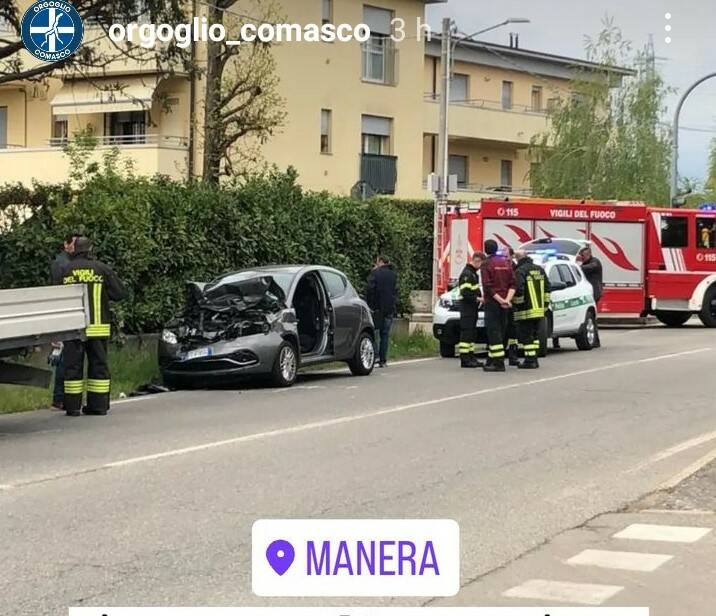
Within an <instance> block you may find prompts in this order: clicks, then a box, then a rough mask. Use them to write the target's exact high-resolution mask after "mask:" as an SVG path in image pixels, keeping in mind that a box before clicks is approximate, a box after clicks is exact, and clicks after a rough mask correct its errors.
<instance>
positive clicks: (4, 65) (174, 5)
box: [0, 0, 187, 85]
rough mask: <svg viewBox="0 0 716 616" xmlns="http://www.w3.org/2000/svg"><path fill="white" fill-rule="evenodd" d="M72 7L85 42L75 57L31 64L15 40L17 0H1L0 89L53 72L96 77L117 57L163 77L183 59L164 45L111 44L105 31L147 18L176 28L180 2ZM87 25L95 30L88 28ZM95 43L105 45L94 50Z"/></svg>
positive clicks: (115, 0) (85, 1) (124, 0)
mask: <svg viewBox="0 0 716 616" xmlns="http://www.w3.org/2000/svg"><path fill="white" fill-rule="evenodd" d="M72 4H73V6H74V7H75V8H76V9H77V12H78V13H79V14H80V16H81V17H82V20H83V22H84V23H85V38H84V42H83V44H82V46H81V47H80V48H79V49H78V50H77V53H75V54H74V55H72V56H70V57H68V58H66V59H64V60H60V61H57V62H40V63H37V62H32V61H28V60H30V56H29V55H27V53H26V52H25V51H23V50H24V45H23V43H22V40H21V38H20V22H21V20H22V15H23V12H22V11H21V10H20V9H19V7H18V5H17V0H2V1H0V20H3V21H5V22H6V23H7V24H8V25H9V31H10V36H5V37H2V36H0V85H2V84H4V83H9V82H11V81H25V80H31V81H41V80H44V79H47V78H49V77H52V76H53V75H54V74H56V73H57V72H58V71H63V72H65V73H80V74H84V73H86V72H88V71H92V72H96V71H97V70H100V71H101V70H102V69H104V68H106V67H107V66H109V65H110V64H111V63H112V62H114V61H116V60H119V59H122V58H133V59H135V60H138V61H140V62H142V61H152V62H156V63H157V64H158V66H159V67H160V68H161V69H162V70H163V71H164V72H167V73H171V72H173V71H174V69H175V67H176V66H177V63H178V62H179V63H180V65H181V62H183V61H184V60H185V58H186V57H187V54H186V53H185V52H184V51H183V50H181V49H179V48H178V47H176V46H175V45H169V46H166V47H164V48H162V49H161V50H157V49H147V48H144V47H141V46H139V45H136V44H133V43H131V42H126V43H122V44H119V43H115V42H113V41H111V40H110V39H109V37H108V36H107V32H108V29H109V26H110V25H111V24H113V23H118V22H119V23H122V22H124V23H127V22H130V21H136V20H137V19H138V18H139V17H140V16H141V15H144V14H146V13H148V14H150V15H151V18H152V20H153V21H154V22H155V23H171V24H173V23H180V22H183V21H184V20H185V16H184V12H183V9H182V5H183V4H184V3H183V2H182V1H181V0H141V1H139V2H138V1H137V0H73V2H72ZM89 24H92V25H93V26H96V27H97V29H96V30H95V29H94V28H93V29H88V28H87V26H88V25H89ZM100 39H106V41H107V42H108V44H106V45H105V44H103V45H93V44H92V43H96V42H97V41H99V40H100Z"/></svg>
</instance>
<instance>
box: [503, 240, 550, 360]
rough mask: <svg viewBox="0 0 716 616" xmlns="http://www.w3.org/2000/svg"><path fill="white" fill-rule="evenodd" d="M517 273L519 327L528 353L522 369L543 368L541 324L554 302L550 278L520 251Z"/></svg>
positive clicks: (514, 304) (517, 324) (516, 314)
mask: <svg viewBox="0 0 716 616" xmlns="http://www.w3.org/2000/svg"><path fill="white" fill-rule="evenodd" d="M516 256H517V268H516V270H515V297H514V298H513V300H512V301H513V306H514V310H515V325H516V326H517V335H518V337H519V341H520V344H521V345H522V348H523V349H524V352H525V359H524V361H523V362H522V363H521V364H519V366H518V368H527V369H530V368H532V369H534V368H539V361H538V359H537V354H538V352H539V344H540V343H539V324H540V321H542V319H544V314H545V309H546V308H547V304H548V303H549V301H550V287H549V278H548V277H547V274H546V273H545V271H544V270H543V269H542V268H541V267H540V266H539V265H537V264H536V263H534V262H533V261H532V259H531V258H530V257H529V255H528V254H527V253H526V252H525V251H522V250H519V251H517V255H516Z"/></svg>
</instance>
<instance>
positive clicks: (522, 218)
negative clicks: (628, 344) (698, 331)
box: [438, 199, 716, 327]
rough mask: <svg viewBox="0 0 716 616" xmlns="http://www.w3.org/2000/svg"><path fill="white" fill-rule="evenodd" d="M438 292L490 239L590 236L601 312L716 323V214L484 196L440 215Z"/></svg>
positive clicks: (513, 242) (510, 242) (515, 243)
mask: <svg viewBox="0 0 716 616" xmlns="http://www.w3.org/2000/svg"><path fill="white" fill-rule="evenodd" d="M440 224H441V226H442V228H441V230H440V243H441V244H442V245H441V246H440V252H439V254H440V268H439V276H438V290H439V291H440V292H441V293H442V292H443V291H445V289H446V288H447V286H448V283H449V281H450V280H454V279H455V278H457V277H458V276H459V275H460V271H461V270H462V268H463V267H464V265H465V263H466V260H467V258H468V255H469V254H470V253H472V252H474V251H475V250H480V249H482V247H483V244H484V241H485V240H486V239H489V238H492V239H494V240H496V241H497V243H498V245H500V246H501V247H502V248H506V247H508V246H510V247H513V248H517V247H519V246H520V245H522V244H524V243H526V242H529V241H531V240H535V239H540V238H565V239H567V238H568V239H575V240H588V241H589V242H591V246H592V252H593V254H594V255H595V256H596V257H597V258H599V260H600V261H601V262H602V266H603V270H604V294H603V296H602V298H601V300H600V302H599V310H600V312H602V313H611V314H624V315H635V316H636V315H641V316H644V315H647V314H655V315H656V316H657V317H658V318H660V319H661V320H662V321H664V322H665V323H667V324H670V325H679V324H682V323H684V322H685V321H686V320H688V318H689V317H690V316H691V315H692V314H695V313H698V314H699V316H700V317H701V319H702V321H704V324H705V325H708V326H710V327H715V326H716V211H703V210H684V209H665V208H651V207H647V206H646V205H643V204H637V203H611V202H585V201H568V200H538V199H523V200H511V199H510V200H497V199H495V200H492V199H488V200H483V201H482V202H481V203H479V204H470V205H458V206H450V207H449V209H448V211H447V213H445V214H444V215H443V216H441V221H440Z"/></svg>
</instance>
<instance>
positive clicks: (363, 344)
mask: <svg viewBox="0 0 716 616" xmlns="http://www.w3.org/2000/svg"><path fill="white" fill-rule="evenodd" d="M374 364H375V347H374V346H373V336H371V335H370V334H369V333H368V332H363V333H362V334H361V335H360V337H359V338H358V344H356V350H355V353H354V354H353V357H352V358H351V359H349V360H348V367H349V368H350V369H351V372H352V373H353V374H354V375H355V376H368V375H369V374H370V373H371V372H373V366H374Z"/></svg>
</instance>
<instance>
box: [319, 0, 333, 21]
mask: <svg viewBox="0 0 716 616" xmlns="http://www.w3.org/2000/svg"><path fill="white" fill-rule="evenodd" d="M321 23H322V24H323V25H325V24H332V23H333V0H321Z"/></svg>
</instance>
